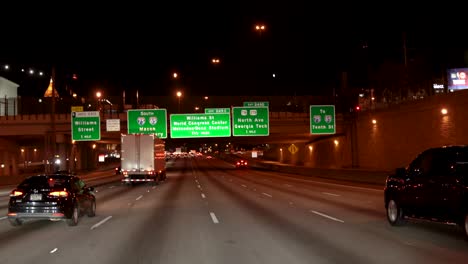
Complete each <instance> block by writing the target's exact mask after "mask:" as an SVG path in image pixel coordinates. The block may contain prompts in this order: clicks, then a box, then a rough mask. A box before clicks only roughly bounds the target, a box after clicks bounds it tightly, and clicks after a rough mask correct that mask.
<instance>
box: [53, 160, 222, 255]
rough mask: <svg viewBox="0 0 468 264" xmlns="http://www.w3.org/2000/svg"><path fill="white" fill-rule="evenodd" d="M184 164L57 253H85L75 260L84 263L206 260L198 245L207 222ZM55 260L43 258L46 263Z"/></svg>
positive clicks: (195, 188)
mask: <svg viewBox="0 0 468 264" xmlns="http://www.w3.org/2000/svg"><path fill="white" fill-rule="evenodd" d="M185 165H186V167H185V169H182V170H181V171H179V172H171V173H169V174H168V179H167V180H166V181H165V182H164V183H163V184H161V185H158V186H155V187H154V189H153V187H152V189H151V191H150V192H148V193H146V194H144V195H143V196H142V197H141V198H140V197H137V198H136V199H138V200H136V199H135V202H134V204H133V205H132V206H129V207H127V206H125V210H123V211H125V212H123V211H121V215H116V216H115V217H113V218H112V219H111V220H109V221H108V222H106V223H105V224H103V225H102V226H99V227H98V228H96V229H94V230H93V232H91V233H89V234H88V235H87V236H86V238H79V240H77V241H75V242H74V243H73V244H72V243H70V244H69V245H67V247H66V248H64V249H62V250H61V254H62V257H64V256H68V255H71V254H76V252H77V251H78V252H86V255H85V256H82V257H81V258H80V262H83V263H84V262H87V263H209V262H206V261H205V259H206V258H205V257H204V254H203V252H202V250H201V248H202V247H203V245H204V243H206V241H213V240H212V239H210V238H209V234H210V232H209V231H204V228H205V227H206V228H210V227H211V224H210V222H209V221H211V220H210V217H209V215H208V213H207V212H206V210H203V209H204V208H203V207H204V205H203V202H202V200H201V198H200V196H199V189H198V187H197V186H196V185H195V182H194V176H193V174H192V171H191V169H190V164H189V163H186V164H185ZM197 198H198V199H197ZM207 236H208V237H207ZM207 248H208V249H209V248H211V247H210V246H207ZM60 260H62V261H63V258H61V259H47V261H48V262H49V263H50V262H52V263H59V261H60ZM218 263H219V262H218Z"/></svg>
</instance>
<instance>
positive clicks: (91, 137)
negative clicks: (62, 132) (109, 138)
mask: <svg viewBox="0 0 468 264" xmlns="http://www.w3.org/2000/svg"><path fill="white" fill-rule="evenodd" d="M71 133H72V140H75V141H95V140H100V139H101V119H100V117H99V112H98V111H85V112H72V118H71Z"/></svg>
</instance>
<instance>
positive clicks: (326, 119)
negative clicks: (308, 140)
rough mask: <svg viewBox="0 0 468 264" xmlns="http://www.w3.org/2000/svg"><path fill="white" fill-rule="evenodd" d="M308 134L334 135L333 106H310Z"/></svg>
mask: <svg viewBox="0 0 468 264" xmlns="http://www.w3.org/2000/svg"><path fill="white" fill-rule="evenodd" d="M310 133H311V134H317V135H320V134H321V135H323V134H335V133H336V122H335V106H334V105H311V106H310Z"/></svg>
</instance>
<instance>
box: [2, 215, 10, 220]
mask: <svg viewBox="0 0 468 264" xmlns="http://www.w3.org/2000/svg"><path fill="white" fill-rule="evenodd" d="M7 218H8V216H2V217H0V220H5V219H7Z"/></svg>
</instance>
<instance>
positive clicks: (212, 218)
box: [210, 212, 219, 224]
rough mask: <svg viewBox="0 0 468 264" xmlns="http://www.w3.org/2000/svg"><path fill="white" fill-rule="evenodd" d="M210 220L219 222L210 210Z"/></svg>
mask: <svg viewBox="0 0 468 264" xmlns="http://www.w3.org/2000/svg"><path fill="white" fill-rule="evenodd" d="M210 216H211V220H213V223H215V224H219V221H218V218H216V215H215V214H214V213H213V212H210Z"/></svg>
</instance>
